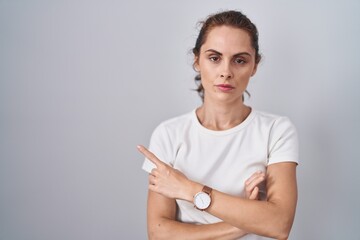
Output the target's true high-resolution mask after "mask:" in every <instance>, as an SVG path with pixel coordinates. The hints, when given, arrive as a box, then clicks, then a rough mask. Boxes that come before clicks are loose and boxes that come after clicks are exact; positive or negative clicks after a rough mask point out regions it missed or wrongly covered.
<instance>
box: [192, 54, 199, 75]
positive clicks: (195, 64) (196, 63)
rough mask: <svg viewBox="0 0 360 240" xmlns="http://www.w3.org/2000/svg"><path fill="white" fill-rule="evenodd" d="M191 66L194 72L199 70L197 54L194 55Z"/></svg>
mask: <svg viewBox="0 0 360 240" xmlns="http://www.w3.org/2000/svg"><path fill="white" fill-rule="evenodd" d="M193 68H194V70H195V71H196V72H199V71H200V69H199V68H200V66H199V57H198V56H195V57H194V63H193Z"/></svg>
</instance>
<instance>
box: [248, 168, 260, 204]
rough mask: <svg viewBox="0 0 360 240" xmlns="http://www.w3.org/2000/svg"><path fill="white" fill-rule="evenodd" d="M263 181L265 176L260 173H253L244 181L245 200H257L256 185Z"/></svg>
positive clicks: (257, 190) (257, 188) (257, 189)
mask: <svg viewBox="0 0 360 240" xmlns="http://www.w3.org/2000/svg"><path fill="white" fill-rule="evenodd" d="M263 181H265V174H264V173H263V172H261V171H257V172H255V173H254V174H253V175H251V177H250V178H248V179H247V180H246V181H245V192H246V198H248V199H250V200H259V187H258V185H259V184H260V183H261V182H263Z"/></svg>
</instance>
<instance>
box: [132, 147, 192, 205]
mask: <svg viewBox="0 0 360 240" xmlns="http://www.w3.org/2000/svg"><path fill="white" fill-rule="evenodd" d="M137 148H138V150H139V151H140V152H141V153H142V154H143V155H144V156H145V157H146V158H147V159H149V160H150V161H151V162H152V163H154V164H155V166H156V168H154V169H153V170H152V171H151V173H150V174H149V190H151V191H154V192H157V193H160V194H161V195H164V196H165V197H168V198H175V199H183V200H188V201H192V196H193V193H192V192H193V188H194V185H195V184H196V183H194V182H192V181H190V180H189V179H188V178H187V177H186V176H185V175H184V174H183V173H182V172H180V171H179V170H177V169H174V168H173V167H171V166H169V165H168V164H166V163H164V162H162V161H161V160H160V159H158V158H157V157H156V156H155V155H154V154H153V153H152V152H150V151H149V150H148V149H147V148H145V147H144V146H141V145H139V146H137Z"/></svg>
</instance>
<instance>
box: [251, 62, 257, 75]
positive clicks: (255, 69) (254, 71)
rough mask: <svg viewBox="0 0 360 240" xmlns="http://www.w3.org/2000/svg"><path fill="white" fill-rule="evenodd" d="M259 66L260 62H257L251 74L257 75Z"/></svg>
mask: <svg viewBox="0 0 360 240" xmlns="http://www.w3.org/2000/svg"><path fill="white" fill-rule="evenodd" d="M257 67H258V63H257V64H255V66H254V69H253V71H252V73H251V76H254V75H255V73H256V71H257Z"/></svg>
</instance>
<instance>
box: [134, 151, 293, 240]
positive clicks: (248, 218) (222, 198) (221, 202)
mask: <svg viewBox="0 0 360 240" xmlns="http://www.w3.org/2000/svg"><path fill="white" fill-rule="evenodd" d="M138 149H139V151H140V152H141V153H142V154H144V156H146V157H147V158H148V159H149V160H150V161H152V162H153V163H154V164H155V165H156V169H153V171H152V172H151V174H150V175H149V190H150V191H149V195H148V233H149V238H150V239H169V235H170V236H171V239H177V238H178V239H237V238H239V237H241V236H243V235H245V234H247V233H255V234H257V235H262V236H267V237H272V238H277V239H287V237H288V235H289V232H290V229H291V226H292V223H293V219H294V216H295V208H296V201H297V187H296V164H295V163H290V162H285V163H278V164H272V165H270V166H268V169H267V174H266V176H261V174H260V173H258V175H256V174H254V175H253V176H252V177H251V178H250V179H249V180H248V181H247V188H246V189H247V195H248V197H249V198H250V199H243V198H239V197H235V196H231V195H228V194H225V193H222V192H219V191H217V190H213V192H212V199H213V201H212V204H211V206H210V207H209V208H208V209H207V210H206V211H207V212H209V213H210V214H212V215H214V216H216V217H218V218H220V219H222V220H223V222H220V223H215V224H206V225H193V224H186V223H181V222H178V221H176V219H175V214H176V203H175V199H182V200H186V201H189V202H192V198H193V196H194V195H195V194H196V193H197V192H199V191H200V190H201V189H202V187H203V185H201V184H200V183H196V182H193V181H191V180H189V179H187V178H186V176H185V175H184V174H182V173H181V172H180V171H178V170H176V169H174V168H172V167H171V166H169V165H166V164H165V163H163V162H162V161H160V160H159V159H157V158H156V156H155V155H154V154H152V153H151V152H150V151H148V150H147V149H146V148H145V147H143V146H139V147H138ZM262 177H265V178H266V188H267V200H266V201H252V200H251V197H250V196H251V193H252V194H253V195H257V191H258V188H257V187H256V185H257V184H258V181H262V180H264V179H262Z"/></svg>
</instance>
